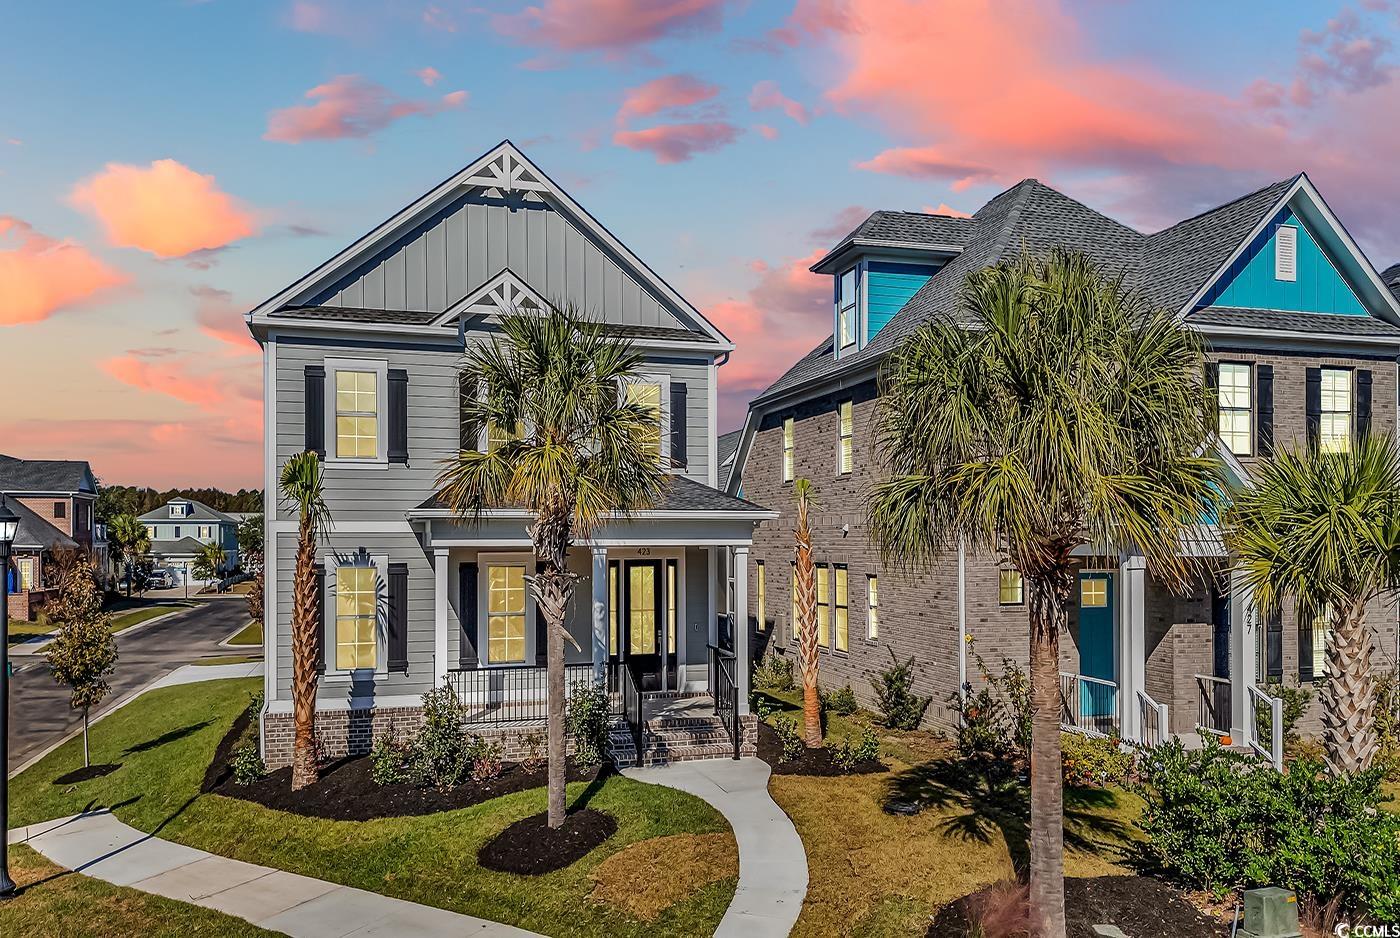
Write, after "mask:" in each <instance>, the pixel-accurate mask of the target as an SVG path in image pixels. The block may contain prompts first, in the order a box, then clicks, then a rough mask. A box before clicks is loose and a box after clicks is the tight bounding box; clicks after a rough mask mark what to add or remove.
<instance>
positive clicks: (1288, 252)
mask: <svg viewBox="0 0 1400 938" xmlns="http://www.w3.org/2000/svg"><path fill="white" fill-rule="evenodd" d="M1274 279H1275V280H1297V279H1298V229H1297V228H1294V227H1293V226H1291V225H1283V226H1281V227H1280V228H1279V230H1278V232H1277V233H1276V234H1275V235H1274Z"/></svg>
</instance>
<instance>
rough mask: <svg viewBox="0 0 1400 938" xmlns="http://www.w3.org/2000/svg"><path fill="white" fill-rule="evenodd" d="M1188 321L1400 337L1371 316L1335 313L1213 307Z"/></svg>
mask: <svg viewBox="0 0 1400 938" xmlns="http://www.w3.org/2000/svg"><path fill="white" fill-rule="evenodd" d="M1186 321H1187V322H1190V323H1194V324H1196V325H1202V326H1239V327H1241V328H1244V329H1284V330H1287V331H1290V332H1310V333H1316V334H1319V335H1355V336H1384V337H1387V338H1394V337H1400V326H1393V325H1391V324H1390V323H1388V322H1384V321H1382V320H1380V319H1375V318H1373V317H1371V316H1344V315H1336V314H1332V313H1295V312H1293V311H1291V310H1283V309H1237V308H1234V307H1228V306H1210V307H1207V308H1205V309H1198V310H1194V311H1192V312H1190V313H1188V314H1187V315H1186Z"/></svg>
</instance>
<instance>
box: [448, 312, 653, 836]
mask: <svg viewBox="0 0 1400 938" xmlns="http://www.w3.org/2000/svg"><path fill="white" fill-rule="evenodd" d="M500 328H501V335H500V337H499V338H495V337H493V338H492V339H491V340H490V341H488V342H482V343H478V344H474V345H470V346H469V347H468V348H467V351H466V356H465V358H464V361H463V365H462V380H463V381H464V382H465V386H466V387H474V388H478V389H480V393H475V394H463V395H462V420H463V424H464V426H466V427H467V428H469V430H470V432H472V433H473V436H472V437H471V438H472V439H479V438H485V439H486V440H487V441H488V445H487V446H486V448H485V450H484V451H480V450H475V449H464V450H462V451H461V452H459V453H458V454H457V456H456V458H455V459H452V460H450V462H449V463H448V465H446V466H445V467H444V469H443V471H442V473H441V475H440V477H439V480H438V485H439V493H438V494H439V497H440V498H441V499H442V500H443V502H444V503H445V504H447V505H448V506H449V507H450V508H451V509H452V510H453V511H454V512H456V513H457V514H459V515H461V516H463V517H473V518H475V517H478V516H479V515H480V514H481V513H482V512H483V511H486V510H488V509H491V508H497V507H502V506H519V507H523V508H526V509H528V510H529V511H530V513H531V514H532V515H533V516H534V522H533V524H531V525H530V528H529V533H530V538H531V540H532V541H533V542H534V549H535V559H536V561H537V562H538V563H539V564H540V565H541V566H540V568H539V570H538V572H537V573H536V574H535V575H534V576H532V577H530V578H529V588H530V591H531V592H532V593H533V595H534V597H535V602H536V604H537V606H538V608H539V610H540V612H541V615H542V616H543V617H544V620H545V623H546V632H547V639H546V664H547V675H546V686H547V694H548V701H549V714H548V727H547V739H548V755H549V826H550V827H554V828H557V827H559V826H561V825H562V824H563V823H564V642H565V641H566V640H570V641H571V640H572V639H571V638H570V637H569V636H568V633H567V631H566V628H565V625H564V615H565V612H566V611H567V609H568V606H569V601H570V598H571V597H572V596H573V591H574V576H573V574H571V573H570V572H569V570H568V567H567V565H566V559H567V555H568V552H569V548H570V547H572V546H573V544H574V540H575V538H576V537H587V536H588V535H589V533H590V532H591V531H592V530H593V529H594V528H595V527H596V526H597V525H598V524H599V523H600V522H601V521H602V520H603V519H604V518H605V517H607V516H609V515H614V514H626V513H628V512H631V511H633V510H636V509H640V508H644V507H646V506H647V505H649V504H652V503H653V502H654V500H655V499H656V498H657V497H659V496H660V494H661V493H662V491H663V489H664V487H665V485H666V483H667V481H668V476H667V474H666V472H665V469H664V468H663V467H662V465H661V436H660V431H661V427H660V419H659V418H660V414H659V413H658V411H657V403H648V402H645V401H642V400H639V399H634V398H633V397H632V396H631V395H629V394H626V393H624V386H625V385H626V384H627V382H628V381H629V380H630V379H631V378H632V377H633V376H635V375H636V374H637V372H638V368H639V367H640V365H641V363H642V358H641V355H640V353H638V352H637V351H636V350H635V349H634V348H633V347H632V345H631V343H629V342H626V341H623V340H621V339H617V338H615V337H613V336H610V335H608V334H607V333H606V332H605V331H604V328H603V326H602V325H601V324H599V323H597V322H594V321H592V320H590V319H588V318H586V317H584V316H582V315H580V314H579V313H577V312H576V311H573V310H563V311H551V312H550V313H548V314H547V315H531V314H519V313H513V314H509V315H506V316H503V317H502V318H501V323H500Z"/></svg>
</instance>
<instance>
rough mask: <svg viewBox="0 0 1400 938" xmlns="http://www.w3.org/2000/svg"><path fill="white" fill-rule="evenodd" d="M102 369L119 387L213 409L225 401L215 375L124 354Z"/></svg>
mask: <svg viewBox="0 0 1400 938" xmlns="http://www.w3.org/2000/svg"><path fill="white" fill-rule="evenodd" d="M102 370H103V371H105V372H106V373H107V374H109V375H111V376H112V377H113V378H115V379H117V380H118V381H120V382H121V383H122V384H126V385H130V386H131V387H133V388H136V389H137V390H140V391H150V392H153V393H156V394H163V395H165V396H166V397H173V398H174V399H175V400H177V401H183V402H184V403H186V404H192V405H194V406H195V407H198V408H200V409H201V410H212V409H214V408H216V407H218V406H219V405H221V404H223V403H225V402H226V401H227V400H228V393H227V390H226V388H227V385H226V384H225V382H224V381H223V380H222V379H221V378H220V377H219V376H217V375H212V374H201V375H193V374H190V373H189V371H188V370H187V369H186V368H185V367H184V366H183V365H181V364H179V363H176V362H153V361H150V360H148V359H146V358H143V357H141V356H139V355H135V354H131V353H127V354H126V355H121V356H118V357H116V358H109V359H107V360H106V361H104V362H102Z"/></svg>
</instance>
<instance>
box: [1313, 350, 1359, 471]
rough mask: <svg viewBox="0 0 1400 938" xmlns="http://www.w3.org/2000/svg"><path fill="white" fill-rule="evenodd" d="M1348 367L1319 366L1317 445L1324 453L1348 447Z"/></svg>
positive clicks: (1349, 434)
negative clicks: (1319, 407) (1320, 370)
mask: <svg viewBox="0 0 1400 938" xmlns="http://www.w3.org/2000/svg"><path fill="white" fill-rule="evenodd" d="M1351 400H1352V395H1351V370H1350V369H1348V368H1323V369H1322V413H1321V420H1320V421H1319V424H1318V448H1319V449H1320V450H1321V451H1322V452H1324V453H1345V452H1348V451H1350V449H1351Z"/></svg>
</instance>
